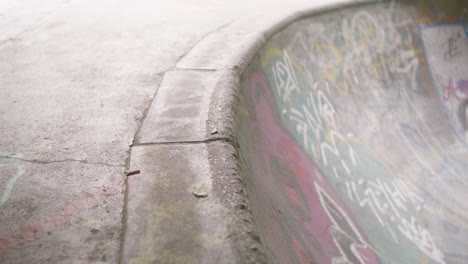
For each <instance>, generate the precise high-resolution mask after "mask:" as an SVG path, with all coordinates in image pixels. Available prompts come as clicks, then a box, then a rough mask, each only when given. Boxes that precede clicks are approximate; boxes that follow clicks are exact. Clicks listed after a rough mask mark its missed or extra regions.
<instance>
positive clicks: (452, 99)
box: [235, 0, 468, 264]
mask: <svg viewBox="0 0 468 264" xmlns="http://www.w3.org/2000/svg"><path fill="white" fill-rule="evenodd" d="M467 23H468V2H467V1H457V0H451V1H443V2H442V1H387V2H381V3H376V4H370V5H361V6H356V7H348V8H339V9H336V10H334V11H332V12H326V13H323V14H319V15H312V16H310V17H307V18H303V19H301V20H298V21H296V22H294V23H292V24H290V25H288V26H287V27H285V28H284V29H283V30H281V31H280V32H278V33H277V34H276V35H275V36H273V37H272V38H271V39H269V40H268V41H267V43H265V45H264V46H263V47H262V48H261V49H260V50H259V51H258V53H257V54H256V56H255V57H254V58H253V59H252V60H251V62H250V64H249V66H248V68H247V69H246V70H245V71H244V73H243V76H242V80H241V85H242V91H241V92H240V93H239V95H240V104H239V106H238V108H237V112H236V113H237V116H236V117H237V120H238V122H237V134H236V135H237V137H236V138H235V139H236V141H237V142H238V143H239V146H238V150H239V153H240V157H239V160H240V161H241V165H242V166H241V167H242V172H243V174H244V176H245V177H244V179H245V183H246V187H247V190H248V196H249V200H250V202H251V208H252V209H253V213H254V217H255V220H256V223H257V226H258V228H259V230H260V234H261V238H262V242H263V243H264V246H265V250H266V253H267V256H268V257H269V260H270V262H271V263H284V264H286V263H287V264H289V263H317V264H321V263H327V264H328V263H373V264H377V263H382V264H383V263H386V264H387V263H388V264H389V263H392V264H393V263H395V264H396V263H398V264H399V263H431V264H436V263H439V264H449V263H459V264H462V263H466V262H467V261H468V254H467V251H466V248H468V205H467V204H466V202H464V201H465V200H466V198H467V188H468V162H467V161H468V145H467V139H468V137H467V135H468V132H467V131H468V125H467V124H468V120H467V106H468V92H467V91H468V89H467V87H468V86H467V84H468V81H467V80H468V65H467V64H466V61H467V59H468V30H467V27H466V25H467Z"/></svg>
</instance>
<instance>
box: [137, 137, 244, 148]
mask: <svg viewBox="0 0 468 264" xmlns="http://www.w3.org/2000/svg"><path fill="white" fill-rule="evenodd" d="M210 142H225V143H229V144H231V145H232V146H235V142H234V141H233V140H232V139H231V138H221V137H219V138H208V139H205V140H181V141H161V142H147V143H138V144H134V145H132V147H144V146H157V145H192V144H206V143H210Z"/></svg>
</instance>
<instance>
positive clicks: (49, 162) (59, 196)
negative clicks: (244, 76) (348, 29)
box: [0, 0, 327, 263]
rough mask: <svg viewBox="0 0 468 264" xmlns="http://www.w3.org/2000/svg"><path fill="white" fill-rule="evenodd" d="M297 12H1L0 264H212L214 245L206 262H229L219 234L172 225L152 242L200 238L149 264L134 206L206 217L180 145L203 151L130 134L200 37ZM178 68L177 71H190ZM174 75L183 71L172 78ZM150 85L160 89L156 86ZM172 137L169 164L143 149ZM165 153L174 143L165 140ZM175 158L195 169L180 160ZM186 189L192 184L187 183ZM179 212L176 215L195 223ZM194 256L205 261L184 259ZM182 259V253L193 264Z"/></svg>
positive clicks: (194, 8)
mask: <svg viewBox="0 0 468 264" xmlns="http://www.w3.org/2000/svg"><path fill="white" fill-rule="evenodd" d="M317 2H319V1H315V4H317ZM321 2H327V1H321ZM311 3H313V1H302V2H300V1H295V2H294V3H292V2H291V1H288V2H287V3H286V2H285V1H284V2H283V1H271V0H268V1H266V0H261V1H260V0H259V1H245V0H242V1H235V2H233V1H229V2H220V1H214V0H212V1H210V0H202V1H182V0H175V1H149V0H137V1H129V0H126V1H124V0H121V1H111V0H102V1H91V0H81V1H80V0H75V1H73V0H64V1H58V0H47V1H32V0H21V1H20V0H2V1H1V2H0V222H1V225H0V263H118V262H122V263H151V262H154V263H221V262H219V259H218V260H217V259H216V258H215V257H207V256H209V254H213V253H212V251H210V250H209V248H216V245H220V246H219V247H218V248H219V251H217V253H214V254H218V255H217V256H218V257H220V256H222V257H223V258H224V259H225V260H226V262H224V263H230V262H232V263H235V262H237V261H239V260H236V258H235V256H234V255H235V250H234V249H232V248H231V244H226V245H224V244H223V239H221V238H225V234H224V233H223V232H224V231H223V225H222V221H218V222H219V225H220V226H221V227H220V229H216V226H213V225H207V223H204V224H203V223H198V224H197V223H193V226H194V228H195V229H193V230H190V225H189V224H187V223H184V222H183V220H181V221H182V222H181V226H183V227H184V228H187V229H189V230H186V231H187V232H184V230H180V229H178V230H177V231H176V232H175V233H173V234H166V235H167V239H168V240H170V237H171V236H179V237H180V236H184V235H185V234H187V233H190V232H188V231H192V233H193V232H196V230H197V229H198V230H201V229H203V230H207V232H208V233H209V234H210V236H208V237H201V238H199V239H198V240H196V241H192V242H193V243H190V241H189V243H188V244H187V245H185V246H182V247H181V248H182V249H183V250H184V252H185V250H186V252H185V253H184V254H182V253H181V254H175V253H174V252H170V253H168V254H166V255H161V254H158V252H159V253H160V252H164V251H160V250H159V249H160V248H158V246H159V245H160V244H157V242H154V241H155V238H154V236H156V237H157V239H160V236H158V235H159V233H160V232H159V231H158V230H156V229H155V228H154V226H151V223H147V219H146V218H145V216H144V215H143V216H141V217H139V213H141V210H143V211H144V210H148V207H147V205H148V204H149V205H151V204H153V205H154V208H152V209H151V208H150V209H151V210H152V211H151V212H154V213H157V212H158V208H161V207H168V206H169V207H173V209H174V210H179V209H180V208H182V207H183V203H192V204H198V203H199V200H201V199H206V200H207V201H208V203H205V204H201V205H200V207H207V206H208V207H211V208H212V207H213V206H214V207H216V206H218V205H219V203H220V202H219V201H218V200H216V199H215V198H213V197H210V196H208V197H205V195H206V194H205V193H207V192H209V188H208V189H206V188H205V187H206V186H205V185H203V182H204V181H205V180H206V178H204V177H206V175H207V173H209V168H208V167H207V164H206V163H205V160H204V159H202V158H203V157H205V158H206V157H207V156H208V155H209V153H208V152H209V151H208V150H207V149H206V142H201V143H202V144H201V145H193V144H194V143H195V144H196V143H197V142H193V141H197V140H205V138H204V137H203V136H200V137H197V135H199V134H197V133H198V132H199V131H197V128H196V127H195V128H190V127H189V126H184V124H182V125H181V126H180V129H179V130H177V131H176V130H173V131H170V130H167V129H166V130H164V127H165V125H164V124H163V123H161V124H159V125H157V126H155V127H151V126H152V124H151V123H149V124H148V125H146V126H147V128H145V127H143V128H142V131H141V133H139V130H140V128H141V126H142V124H143V121H144V119H145V116H146V113H147V111H148V110H149V109H150V105H151V103H152V102H153V99H154V98H155V96H156V94H157V91H158V88H159V87H160V84H161V81H162V79H163V76H164V75H165V73H166V72H167V71H170V70H173V69H174V66H175V65H176V63H177V62H178V61H180V60H181V59H183V58H184V56H185V54H187V53H188V52H189V51H190V50H191V49H192V47H194V46H195V45H196V44H197V43H199V42H200V41H202V40H203V39H204V38H205V37H206V36H208V34H209V33H213V32H216V31H217V30H220V29H222V28H223V27H226V26H229V25H230V24H231V23H234V22H236V21H240V20H242V19H243V18H245V17H250V18H252V17H255V16H258V17H259V18H261V17H262V16H265V15H267V14H268V13H269V12H270V11H278V10H280V11H281V10H284V12H285V13H287V12H286V10H287V9H294V8H296V9H301V8H302V7H306V6H308V5H310V4H311ZM251 26H252V30H254V29H255V27H256V25H255V23H253V24H252V25H251ZM231 37H232V36H231ZM230 40H232V38H231V39H230ZM212 43H216V42H212ZM217 43H219V45H223V42H222V41H219V40H218V42H217ZM220 48H221V47H220ZM215 50H216V47H215V49H213V51H215ZM213 56H216V57H214V59H216V58H218V59H219V60H220V61H223V58H224V56H223V54H219V53H216V52H214V55H213ZM196 59H198V60H200V58H196V56H195V60H196ZM211 59H212V60H211V61H213V58H211ZM186 61H187V63H186V64H185V65H186V66H187V65H190V61H191V60H186ZM179 68H182V69H183V68H187V67H184V64H181V67H179ZM206 81H207V82H209V80H206ZM163 85H171V79H170V74H169V75H168V78H167V79H166V78H165V81H164V82H163ZM190 85H193V84H192V83H190V78H188V86H190ZM203 87H204V86H203ZM167 89H170V86H169V88H167ZM162 95H164V94H162ZM182 95H183V91H181V96H182ZM200 96H202V97H203V93H202V94H201V95H200ZM164 103H165V101H164V100H163V99H162V100H161V99H158V97H157V96H156V100H154V102H153V106H152V109H153V110H150V115H158V114H161V115H164V111H165V110H164V109H158V107H159V106H163V105H164ZM179 103H183V102H179ZM158 111H159V112H158ZM187 111H188V112H190V109H189V110H187ZM151 113H153V114H151ZM201 113H202V114H203V113H204V112H203V111H202V112H201ZM204 114H206V113H204ZM174 122H176V123H177V122H182V121H181V120H175V121H174V120H173V121H172V123H174ZM177 124H181V123H177ZM166 125H167V124H166ZM187 129H188V130H187ZM152 130H154V131H155V133H156V134H153V133H150V132H151V131H152ZM163 130H164V131H163ZM192 132H193V133H192ZM211 132H212V133H213V134H216V133H217V131H211ZM157 133H161V134H157ZM178 133H179V134H184V133H185V134H187V135H188V136H187V138H188V139H187V140H188V141H190V142H186V143H184V142H179V144H178V145H177V146H176V147H173V148H171V150H166V149H165V148H167V146H158V145H157V144H156V145H155V146H150V147H148V148H147V147H145V144H146V145H151V144H153V143H160V142H159V141H158V140H160V139H161V137H160V136H161V135H163V136H164V135H165V136H167V139H168V140H167V142H166V143H169V144H170V143H171V141H173V139H170V137H171V135H174V134H178ZM155 135H156V136H158V137H157V138H156V139H155V138H154V137H155ZM135 138H137V142H136V143H138V144H140V142H141V143H144V144H140V145H139V146H136V145H138V144H135V147H134V149H133V150H132V146H134V140H135ZM155 141H156V142H155ZM163 141H166V140H163ZM177 141H183V140H181V138H180V137H178V138H177ZM191 144H192V145H191ZM131 151H132V152H133V153H134V156H135V157H134V158H132V159H131V158H130V152H131ZM179 152H180V153H179ZM187 152H193V153H195V154H192V155H196V156H198V157H201V159H200V160H197V159H188V160H186V159H184V157H187V155H186V154H187ZM130 160H131V162H130ZM128 169H140V170H141V173H140V174H136V175H133V176H131V177H134V179H138V177H140V179H141V180H140V181H138V180H136V182H138V184H139V185H138V184H137V185H135V186H139V187H135V189H128V188H126V187H127V186H126V183H128V184H131V182H132V181H126V178H125V171H126V170H128ZM162 170H163V171H165V173H161V171H162ZM207 170H208V171H207ZM166 172H167V173H166ZM158 173H159V174H158ZM172 175H176V176H177V178H171V177H172ZM190 175H192V176H190ZM158 177H160V178H161V179H162V180H161V181H158V180H157V179H158ZM187 177H189V178H187ZM190 177H199V178H197V180H195V181H194V182H192V181H191V179H192V178H190ZM155 181H156V183H155ZM174 181H176V182H174ZM177 182H178V183H177ZM145 183H146V184H150V183H153V184H160V185H164V184H166V185H165V186H166V187H168V188H169V192H167V193H169V194H170V195H169V196H167V197H163V198H161V197H159V198H158V197H156V198H154V197H153V198H151V197H152V195H153V194H149V196H145V195H146V194H145V193H144V189H145V187H147V186H145ZM176 183H177V184H183V185H184V187H183V188H182V189H180V188H179V189H177V188H176V189H174V191H173V192H171V191H170V190H171V189H170V188H172V187H170V186H173V185H171V184H176ZM194 183H198V185H196V186H192V184H194ZM189 185H190V186H192V187H190V186H189ZM204 186H205V187H204ZM138 188H140V189H138ZM153 190H154V189H153ZM181 190H184V191H186V192H183V193H180V192H181ZM127 192H128V196H126V195H125V194H126V193H127ZM187 192H188V194H189V195H187ZM156 195H157V194H156ZM171 195H172V196H171ZM147 198H148V199H149V198H151V199H154V200H151V199H150V200H144V199H147ZM142 200H144V201H146V205H142V206H143V208H142V207H138V205H136V206H135V207H132V203H138V201H142ZM158 201H163V202H162V203H158ZM172 201H174V203H172ZM145 206H146V207H145ZM177 206H179V207H177ZM135 208H136V209H135ZM145 208H146V209H145ZM186 209H187V210H185V211H184V212H186V213H188V214H195V213H196V212H198V211H197V210H198V209H197V208H186ZM138 210H140V211H138ZM169 211H170V210H169V209H167V210H166V211H165V212H169ZM132 212H133V213H134V214H131V213H132ZM204 212H205V211H204ZM207 212H210V211H209V210H208V211H207ZM213 212H216V215H215V216H214V218H211V219H212V220H211V221H213V219H224V218H223V215H222V212H223V210H213ZM218 214H221V215H218ZM165 217H169V218H168V219H170V222H169V225H171V226H170V227H168V228H166V229H165V230H170V229H171V228H173V227H174V226H173V223H174V221H175V220H173V219H172V216H170V215H166V216H165ZM204 217H206V216H204V215H197V218H196V219H203V218H204ZM143 218H145V219H143ZM148 219H149V220H151V218H148ZM158 219H161V217H159V218H158ZM140 224H141V225H142V226H143V225H146V224H149V225H150V226H149V227H148V228H149V229H146V228H144V229H141V228H140V229H139V227H140ZM176 227H177V226H176ZM148 230H150V231H148ZM148 232H149V233H148ZM158 232H159V233H158ZM145 237H146V238H145ZM126 239H127V240H128V241H130V242H131V241H133V240H132V239H135V240H138V244H136V243H130V246H123V245H124V244H125V240H126ZM176 241H177V240H176ZM200 241H202V242H200ZM220 241H221V242H220ZM155 243H156V244H155ZM200 243H202V244H203V245H204V248H205V249H206V250H198V249H199V246H200ZM127 244H128V243H127ZM164 246H165V247H168V248H171V247H173V246H174V245H170V244H169V245H167V244H164ZM207 248H208V249H207ZM166 249H167V248H166ZM161 250H162V249H161ZM252 250H255V248H253V249H252ZM156 251H157V252H156ZM187 252H189V253H190V252H192V253H193V252H196V254H197V256H196V259H192V258H191V255H190V254H189V255H187V254H186V253H187ZM194 254H195V253H194ZM204 254H205V255H204ZM228 260H229V261H228Z"/></svg>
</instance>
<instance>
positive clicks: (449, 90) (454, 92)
mask: <svg viewBox="0 0 468 264" xmlns="http://www.w3.org/2000/svg"><path fill="white" fill-rule="evenodd" d="M453 83H454V82H453V81H452V78H450V79H449V82H448V84H447V85H444V86H443V89H444V92H445V93H444V94H443V96H442V97H443V99H444V101H448V100H449V99H450V98H452V97H455V99H457V100H458V101H463V100H465V99H467V98H468V81H467V80H458V81H457V82H456V86H455V85H454V84H453Z"/></svg>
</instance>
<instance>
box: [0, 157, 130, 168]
mask: <svg viewBox="0 0 468 264" xmlns="http://www.w3.org/2000/svg"><path fill="white" fill-rule="evenodd" d="M0 158H5V159H13V160H20V161H23V162H28V163H35V164H52V163H64V162H79V163H83V164H87V165H101V166H107V167H124V166H125V165H123V164H121V165H116V164H108V163H103V162H89V161H87V160H77V159H63V160H37V159H33V160H29V159H24V158H18V157H12V156H0Z"/></svg>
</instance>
